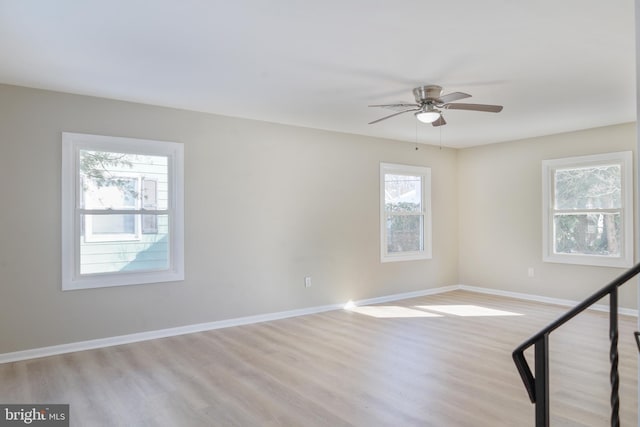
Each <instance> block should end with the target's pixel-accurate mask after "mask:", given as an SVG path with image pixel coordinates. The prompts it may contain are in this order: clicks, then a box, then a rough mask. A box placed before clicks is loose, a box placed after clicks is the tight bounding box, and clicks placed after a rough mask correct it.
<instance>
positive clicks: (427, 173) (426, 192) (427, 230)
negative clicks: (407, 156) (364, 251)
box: [379, 163, 432, 263]
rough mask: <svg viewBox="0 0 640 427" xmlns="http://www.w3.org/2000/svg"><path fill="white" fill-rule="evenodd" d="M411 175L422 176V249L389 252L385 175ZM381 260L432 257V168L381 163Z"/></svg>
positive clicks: (407, 259) (412, 259) (390, 260)
mask: <svg viewBox="0 0 640 427" xmlns="http://www.w3.org/2000/svg"><path fill="white" fill-rule="evenodd" d="M386 174H396V175H410V176H420V177H421V178H422V186H421V189H422V194H421V196H422V212H421V213H420V215H422V217H423V222H422V242H423V249H422V251H411V252H403V253H397V254H389V253H388V252H387V227H386V216H387V215H386V213H387V212H386V206H385V175H386ZM379 204H380V206H379V209H380V262H383V263H384V262H396V261H417V260H425V259H431V258H432V252H431V251H432V225H431V223H432V221H431V168H429V167H426V166H410V165H402V164H396V163H380V201H379Z"/></svg>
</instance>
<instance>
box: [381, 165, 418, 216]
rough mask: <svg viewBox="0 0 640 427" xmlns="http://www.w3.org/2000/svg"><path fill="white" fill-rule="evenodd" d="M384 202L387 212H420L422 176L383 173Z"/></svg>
mask: <svg viewBox="0 0 640 427" xmlns="http://www.w3.org/2000/svg"><path fill="white" fill-rule="evenodd" d="M384 202H385V209H386V210H387V211H388V212H421V211H422V177H420V176H410V175H392V174H385V176H384Z"/></svg>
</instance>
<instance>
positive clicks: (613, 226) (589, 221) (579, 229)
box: [554, 213, 622, 256]
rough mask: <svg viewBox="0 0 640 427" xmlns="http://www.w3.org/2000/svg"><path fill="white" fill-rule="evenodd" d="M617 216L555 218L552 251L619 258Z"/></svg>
mask: <svg viewBox="0 0 640 427" xmlns="http://www.w3.org/2000/svg"><path fill="white" fill-rule="evenodd" d="M621 247H622V242H621V224H620V214H605V213H602V214H599V213H589V214H575V215H573V214H572V215H560V214H557V215H554V251H555V253H564V254H587V255H602V256H620V248H621Z"/></svg>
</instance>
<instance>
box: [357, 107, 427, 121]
mask: <svg viewBox="0 0 640 427" xmlns="http://www.w3.org/2000/svg"><path fill="white" fill-rule="evenodd" d="M409 111H420V109H419V108H412V109H411V110H404V111H400V112H399V113H393V114H391V115H389V116H385V117H383V118H381V119H378V120H374V121H372V122H369V124H370V125H372V124H374V123H378V122H381V121H383V120H387V119H390V118H391V117H395V116H399V115H400V114H404V113H408V112H409Z"/></svg>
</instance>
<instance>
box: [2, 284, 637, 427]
mask: <svg viewBox="0 0 640 427" xmlns="http://www.w3.org/2000/svg"><path fill="white" fill-rule="evenodd" d="M566 310H567V308H566V307H560V306H555V305H550V304H541V303H535V302H529V301H523V300H517V299H511V298H504V297H498V296H491V295H483V294H478V293H472V292H464V291H453V292H447V293H444V294H439V295H432V296H427V297H419V298H412V299H407V300H403V301H396V302H393V303H387V304H378V305H374V306H369V307H365V308H356V309H354V310H336V311H332V312H326V313H318V314H314V315H309V316H302V317H296V318H289V319H283V320H277V321H272V322H265V323H259V324H253V325H246V326H239V327H232V328H226V329H219V330H214V331H208V332H200V333H194V334H189V335H182V336H176V337H171V338H163V339H158V340H152V341H146V342H140V343H134V344H128V345H122V346H114V347H108V348H103V349H97V350H89V351H83V352H77V353H69V354H64V355H59V356H52V357H47V358H42V359H35V360H28V361H21V362H13V363H7V364H3V365H0V402H3V403H69V404H70V405H71V406H70V407H71V418H72V425H73V426H111V425H113V426H175V425H180V426H243V427H244V426H305V427H307V426H311V427H313V426H318V427H323V426H331V427H334V426H345V427H349V426H367V427H369V426H434V427H436V426H437V427H443V426H444V427H449V426H452V427H499V426H507V427H511V426H513V427H520V426H533V425H534V407H533V405H532V404H531V403H530V402H529V400H528V397H527V393H526V391H525V390H524V387H523V385H522V382H521V380H520V377H519V376H518V374H517V372H516V370H515V367H514V366H513V361H512V359H511V352H512V351H513V349H514V348H515V347H516V346H517V345H519V344H520V343H521V342H523V341H524V340H525V339H527V338H528V337H529V336H531V335H532V334H534V333H535V332H537V331H538V330H539V329H541V328H542V327H544V326H546V325H547V324H549V323H550V322H552V321H553V320H555V319H556V318H557V317H559V316H560V315H561V314H563V313H564V312H565V311H566ZM619 323H620V341H619V351H620V362H619V372H620V396H621V405H620V415H621V417H620V418H621V421H622V425H629V426H632V425H636V424H637V417H638V411H637V408H638V396H637V387H638V384H637V369H638V363H637V358H638V354H637V353H638V350H637V348H636V345H635V342H634V339H633V331H634V330H635V329H636V319H635V318H632V317H626V316H621V317H620V321H619ZM608 354H609V340H608V314H606V313H599V312H593V311H589V312H586V313H583V314H581V315H580V316H578V317H576V318H575V319H573V320H572V321H571V322H569V323H568V324H567V325H565V327H563V328H561V329H559V330H557V331H555V332H554V333H553V334H552V335H551V338H550V371H551V381H550V390H551V419H552V425H553V426H583V427H584V426H589V427H591V426H593V427H597V426H607V425H609V418H608V417H609V413H610V406H609V392H610V391H609V390H610V388H609V369H610V365H609V360H608V357H609V356H608ZM526 357H527V359H528V360H529V362H530V363H531V364H532V362H533V360H532V354H530V352H527V354H526Z"/></svg>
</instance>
